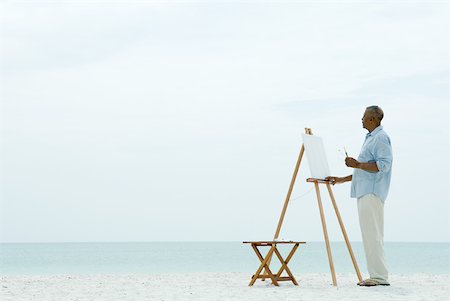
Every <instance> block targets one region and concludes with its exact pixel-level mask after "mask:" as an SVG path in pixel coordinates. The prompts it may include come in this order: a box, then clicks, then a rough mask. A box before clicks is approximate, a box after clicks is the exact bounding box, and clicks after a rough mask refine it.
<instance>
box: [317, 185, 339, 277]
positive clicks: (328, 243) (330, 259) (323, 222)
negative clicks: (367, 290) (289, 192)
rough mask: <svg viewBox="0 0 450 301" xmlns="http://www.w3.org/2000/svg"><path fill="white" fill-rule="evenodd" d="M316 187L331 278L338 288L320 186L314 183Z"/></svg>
mask: <svg viewBox="0 0 450 301" xmlns="http://www.w3.org/2000/svg"><path fill="white" fill-rule="evenodd" d="M314 186H315V188H316V195H317V202H318V204H319V211H320V218H321V220H322V229H323V236H324V237H325V244H326V246H327V254H328V262H329V264H330V270H331V278H332V280H333V285H334V286H337V282H336V274H335V272H334V264H333V257H332V255H331V248H330V242H329V240H328V232H327V224H326V222H325V216H324V214H323V207H322V200H321V199H320V191H319V184H318V183H317V182H314Z"/></svg>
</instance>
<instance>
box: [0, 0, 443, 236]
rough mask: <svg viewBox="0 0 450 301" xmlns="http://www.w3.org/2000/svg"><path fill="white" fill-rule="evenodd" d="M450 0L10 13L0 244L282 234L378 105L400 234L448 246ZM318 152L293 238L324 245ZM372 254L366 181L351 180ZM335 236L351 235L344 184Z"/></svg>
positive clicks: (357, 143) (42, 5) (151, 4)
mask: <svg viewBox="0 0 450 301" xmlns="http://www.w3.org/2000/svg"><path fill="white" fill-rule="evenodd" d="M449 9H450V6H449V2H448V1H281V2H280V1H264V2H257V1H169V2H166V1H2V2H1V4H0V11H1V15H0V18H1V33H0V43H1V44H0V50H1V51H0V62H1V69H0V70H1V71H0V93H1V94H0V99H1V103H0V105H1V107H0V110H1V115H0V118H1V119H0V120H1V122H0V133H1V135H0V158H1V161H0V164H1V165H0V177H1V178H0V198H1V199H0V242H72V241H80V242H90V241H243V240H270V239H272V238H273V236H274V234H275V230H276V226H277V223H278V219H279V216H280V213H281V210H282V206H283V203H284V200H285V197H286V193H287V190H288V188H289V183H290V181H291V178H292V174H293V171H294V167H295V163H296V161H297V158H298V154H299V151H300V149H301V146H302V139H301V134H302V133H304V128H305V127H310V128H312V131H313V133H314V134H315V135H318V136H320V137H322V139H323V141H324V145H325V150H326V154H327V158H328V162H329V166H330V169H331V172H332V174H333V175H337V176H346V175H349V174H351V172H352V170H351V169H350V168H347V167H346V166H345V165H344V154H343V152H342V149H343V148H344V147H345V148H346V150H347V152H348V153H349V155H350V156H353V157H357V155H358V153H359V150H360V148H361V145H362V142H363V141H364V137H365V135H366V133H367V131H366V130H365V129H363V128H362V126H361V118H362V115H363V113H364V110H365V108H366V107H367V106H370V105H379V106H380V107H381V108H382V109H383V110H384V113H385V117H384V119H383V122H382V124H383V126H384V129H385V131H386V132H387V133H388V134H389V136H390V138H391V141H392V146H393V154H394V162H393V174H392V182H391V189H390V192H389V196H388V198H387V200H386V203H385V240H386V241H405V242H406V241H420V242H422V241H427V242H431V241H433V242H449V241H450V193H449V187H450V176H449V169H450V162H449V154H450V132H449V131H450V90H449V87H450V86H449V84H450V68H449V67H450V66H449V61H450V49H449V45H450V43H449V42H450V40H449V36H450V32H449V31H450V30H449V28H450V26H449V25H450V24H449V19H450V18H449V11H450V10H449ZM309 176H310V174H309V169H308V164H307V159H306V158H304V159H303V160H302V163H301V165H300V171H299V174H298V176H297V179H296V182H295V186H294V190H293V193H292V200H291V201H290V203H289V207H288V210H287V213H286V217H285V220H284V223H283V227H282V229H281V233H280V238H282V239H286V240H302V241H323V233H322V228H321V222H320V216H319V211H318V207H317V200H316V196H315V193H314V190H313V185H312V184H310V183H306V182H305V179H306V178H307V177H309ZM333 192H334V195H335V197H336V200H337V204H338V207H339V210H340V212H341V215H342V218H343V221H344V224H345V226H346V229H347V233H348V236H349V238H350V240H352V241H360V240H361V234H360V230H359V223H358V215H357V207H356V200H355V199H352V198H350V184H349V183H347V184H342V185H337V186H334V187H333ZM321 193H322V201H323V203H324V210H325V216H326V220H327V226H328V231H329V237H330V240H332V241H342V240H343V237H342V234H341V232H340V229H339V225H338V223H337V220H336V217H335V215H334V212H333V209H332V207H331V202H330V199H329V198H328V195H327V193H326V189H324V188H322V191H321Z"/></svg>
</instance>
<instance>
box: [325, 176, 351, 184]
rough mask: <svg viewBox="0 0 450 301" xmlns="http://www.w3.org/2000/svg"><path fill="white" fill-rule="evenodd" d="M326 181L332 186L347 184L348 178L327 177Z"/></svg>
mask: <svg viewBox="0 0 450 301" xmlns="http://www.w3.org/2000/svg"><path fill="white" fill-rule="evenodd" d="M325 180H327V181H330V182H331V185H334V184H340V183H345V182H347V181H348V180H347V177H343V178H341V177H326V178H325Z"/></svg>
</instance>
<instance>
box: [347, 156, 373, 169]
mask: <svg viewBox="0 0 450 301" xmlns="http://www.w3.org/2000/svg"><path fill="white" fill-rule="evenodd" d="M345 165H347V166H348V167H352V168H359V169H362V170H365V171H370V172H378V171H379V170H378V166H377V163H375V162H367V163H363V162H358V160H356V159H354V158H352V157H347V158H345Z"/></svg>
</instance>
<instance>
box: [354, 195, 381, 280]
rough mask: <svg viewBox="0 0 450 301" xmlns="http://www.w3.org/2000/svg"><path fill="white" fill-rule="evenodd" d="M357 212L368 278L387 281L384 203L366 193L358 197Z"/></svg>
mask: <svg viewBox="0 0 450 301" xmlns="http://www.w3.org/2000/svg"><path fill="white" fill-rule="evenodd" d="M358 214H359V225H360V227H361V234H362V240H363V245H364V252H365V253H366V262H367V269H368V271H369V275H370V278H372V279H377V280H379V281H381V282H387V280H388V270H387V268H386V263H385V260H384V242H383V238H384V204H383V202H382V201H381V200H380V198H378V197H377V196H376V195H374V194H366V195H364V196H362V197H360V198H358Z"/></svg>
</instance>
